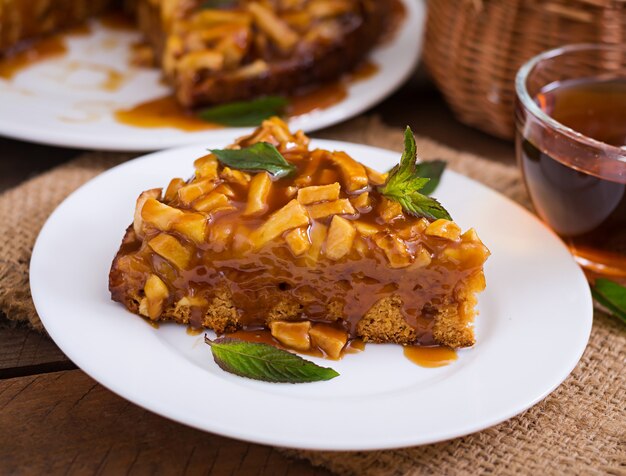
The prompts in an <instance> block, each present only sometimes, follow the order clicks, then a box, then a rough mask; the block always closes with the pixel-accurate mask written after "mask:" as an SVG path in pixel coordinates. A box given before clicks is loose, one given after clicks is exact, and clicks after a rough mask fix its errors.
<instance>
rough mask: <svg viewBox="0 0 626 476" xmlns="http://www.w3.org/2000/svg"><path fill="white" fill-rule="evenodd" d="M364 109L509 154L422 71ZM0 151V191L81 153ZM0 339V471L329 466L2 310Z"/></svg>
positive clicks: (1, 142) (509, 157) (460, 144)
mask: <svg viewBox="0 0 626 476" xmlns="http://www.w3.org/2000/svg"><path fill="white" fill-rule="evenodd" d="M373 112H375V113H378V114H380V115H381V117H382V118H383V120H384V121H385V122H386V123H388V124H390V125H393V126H398V127H404V126H405V125H407V124H409V125H410V126H411V127H412V128H413V130H414V131H415V132H416V133H417V134H420V135H424V136H428V137H431V138H433V139H435V140H437V141H440V142H443V143H446V144H448V145H449V146H451V147H453V148H457V149H463V150H467V151H469V152H474V153H477V154H480V155H482V156H485V157H488V158H491V159H493V160H496V161H502V162H508V163H512V162H513V160H514V157H513V155H514V151H513V146H512V144H510V143H507V142H504V141H500V140H497V139H494V138H491V137H489V136H487V135H485V134H482V133H480V132H476V131H474V130H472V129H469V128H467V127H465V126H463V125H461V124H460V123H458V122H457V121H456V120H455V119H454V118H453V117H452V115H451V113H450V111H449V110H448V108H447V107H446V106H445V104H444V103H443V101H442V99H441V97H440V96H439V94H438V93H437V92H436V91H435V90H434V89H433V87H432V86H431V85H430V84H429V83H428V82H427V81H426V80H425V78H424V76H423V74H418V76H417V79H414V80H413V81H411V82H410V83H408V84H407V85H405V86H404V87H403V88H402V89H401V90H399V91H398V92H397V93H396V94H394V95H393V96H392V97H390V98H389V99H387V100H386V101H385V102H383V103H382V104H380V105H379V106H377V107H376V108H375V109H374V110H373ZM0 151H1V152H0V154H1V155H0V191H2V190H5V189H7V188H10V187H14V186H16V185H18V184H19V183H20V182H22V181H24V180H26V179H28V178H29V177H32V176H34V175H36V174H38V173H41V172H43V171H45V170H47V169H50V168H52V167H54V166H55V165H58V164H61V163H63V162H65V161H67V160H70V159H72V158H73V157H76V156H77V155H78V154H80V153H81V151H77V150H70V149H60V148H54V147H48V146H41V145H34V144H28V143H24V142H18V141H14V140H9V139H0ZM2 218H3V217H0V219H2ZM0 343H1V344H0V474H12V473H21V474H59V473H64V474H113V475H116V474H123V473H125V474H131V473H132V474H154V473H158V474H168V475H169V474H218V475H222V474H224V475H228V474H242V475H259V474H268V475H291V474H293V475H299V476H307V475H324V474H328V473H327V472H326V471H325V470H322V469H317V468H313V467H312V466H310V465H309V464H308V463H306V462H303V461H294V460H290V459H288V458H286V457H285V456H283V455H282V454H281V453H279V452H277V451H276V450H275V449H273V448H271V447H267V446H262V445H257V444H252V443H246V442H241V441H236V440H232V439H229V438H224V437H221V436H217V435H213V434H210V433H203V432H201V431H198V430H194V429H191V428H188V427H186V426H183V425H180V424H178V423H174V422H172V421H170V420H167V419H165V418H163V417H160V416H157V415H155V414H153V413H150V412H148V411H146V410H143V409H142V408H140V407H138V406H136V405H134V404H132V403H129V402H127V401H125V400H123V399H122V398H120V397H118V396H117V395H115V394H113V393H112V392H110V391H108V390H107V389H105V388H104V387H102V386H101V385H99V384H98V383H96V382H95V381H94V380H92V379H91V378H90V377H88V376H87V375H86V374H85V373H83V372H82V371H81V370H79V369H77V367H76V366H75V365H74V364H73V363H72V362H71V361H70V360H69V359H68V358H67V357H65V355H63V352H61V350H60V349H59V348H58V347H57V346H56V345H55V344H54V342H52V341H51V340H50V339H49V338H48V337H47V336H45V335H42V334H39V333H36V332H34V331H31V330H29V329H28V328H26V327H21V326H18V327H11V326H10V324H9V322H8V320H7V319H6V316H3V315H1V314H0Z"/></svg>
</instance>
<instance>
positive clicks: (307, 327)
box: [110, 118, 489, 355]
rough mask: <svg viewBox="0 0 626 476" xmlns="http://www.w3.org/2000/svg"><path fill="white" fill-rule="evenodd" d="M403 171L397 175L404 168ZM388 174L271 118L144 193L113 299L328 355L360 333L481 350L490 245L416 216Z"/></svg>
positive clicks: (115, 276)
mask: <svg viewBox="0 0 626 476" xmlns="http://www.w3.org/2000/svg"><path fill="white" fill-rule="evenodd" d="M410 139H411V140H412V135H411V136H410ZM413 144H414V143H413ZM405 155H406V154H405ZM403 160H404V156H403ZM412 161H413V162H414V155H413V158H412ZM405 165H406V164H404V165H403V164H402V163H401V165H400V169H397V171H396V172H392V175H393V174H394V173H395V174H396V175H394V177H401V176H402V175H403V174H404V176H406V174H407V173H408V172H407V170H408V169H407V168H406V167H405ZM394 170H396V169H394ZM419 180H421V182H420V183H423V182H424V181H425V180H424V179H419ZM390 182H391V178H389V179H388V178H387V176H386V174H381V173H378V172H376V171H374V170H372V169H370V168H368V167H366V166H364V165H362V164H361V163H359V162H357V161H356V160H355V159H353V158H352V157H350V156H349V155H348V154H346V153H345V152H341V151H328V150H321V149H312V150H311V149H310V148H309V140H308V138H307V137H306V136H305V135H304V134H303V133H302V132H301V131H298V132H296V133H295V134H292V133H291V132H290V131H289V130H288V128H287V126H286V124H285V123H284V122H282V121H281V120H280V119H277V118H272V119H270V120H267V121H265V122H264V123H263V125H262V126H261V127H260V128H258V129H257V130H256V131H255V132H253V133H252V134H251V135H249V136H247V137H243V138H241V139H239V140H237V141H236V142H235V143H234V144H233V145H231V146H229V148H227V149H224V150H215V151H212V152H211V153H209V154H208V155H206V156H204V157H200V158H199V159H197V160H196V162H195V175H194V176H193V178H191V179H190V180H188V181H184V180H183V179H180V178H175V179H173V180H172V181H171V182H170V184H169V185H168V186H167V188H166V189H165V191H162V190H161V189H158V188H157V189H152V190H147V191H145V192H143V193H142V194H141V195H140V196H139V198H138V200H137V205H136V210H135V219H134V222H133V224H132V225H131V226H129V228H128V230H127V231H126V236H125V237H124V239H123V242H122V246H121V248H120V250H119V252H118V253H117V256H116V257H115V260H114V261H113V266H112V268H111V273H110V290H111V294H112V297H113V299H114V300H115V301H119V302H121V303H123V304H124V305H125V306H126V307H127V308H128V309H129V310H130V311H132V312H134V313H137V314H140V315H142V316H145V317H146V318H147V319H150V320H153V321H162V320H174V321H176V322H179V323H184V324H188V325H190V326H193V327H197V328H200V327H205V328H209V329H213V330H215V331H216V332H218V333H226V332H233V331H236V330H238V329H259V328H271V330H272V334H273V335H275V336H276V337H277V338H278V339H279V340H280V341H281V342H283V343H285V344H286V345H288V346H290V347H293V348H296V349H298V350H306V348H307V347H309V346H311V345H318V346H321V347H323V349H322V350H324V351H325V352H326V353H328V354H330V355H336V354H337V352H338V351H340V350H341V348H342V347H343V346H344V345H345V344H346V341H347V340H348V339H350V338H357V337H358V338H361V339H363V340H365V341H373V342H395V343H401V344H417V345H434V344H445V345H448V346H450V347H454V348H458V347H465V346H471V345H473V344H474V333H473V327H472V325H473V320H474V316H475V314H476V311H475V305H476V294H477V293H478V292H480V291H482V290H483V288H484V287H485V280H484V275H483V263H484V262H485V260H486V259H487V257H488V255H489V251H488V250H487V248H486V247H485V246H484V245H483V244H482V242H481V241H480V239H479V238H478V235H477V234H476V232H475V231H474V230H473V229H470V230H468V231H466V232H465V233H462V232H461V229H460V228H459V226H458V225H457V224H456V223H454V222H453V221H450V220H447V219H433V218H432V217H431V218H424V217H418V216H415V214H414V213H413V214H412V213H408V212H407V211H405V209H404V208H403V205H401V203H404V202H405V200H403V199H402V197H399V199H398V200H394V199H390V198H387V197H386V196H385V195H383V193H386V192H385V191H386V190H388V189H389V188H390V185H389V183H390ZM381 192H382V193H381ZM389 195H390V196H392V195H393V194H392V193H391V192H389ZM433 202H434V203H437V202H436V201H434V200H433ZM407 206H408V205H407ZM426 214H427V215H428V213H426ZM418 215H419V214H418ZM329 335H331V336H334V337H332V338H329V337H328V336H329ZM320 343H321V344H320Z"/></svg>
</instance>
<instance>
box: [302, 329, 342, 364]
mask: <svg viewBox="0 0 626 476" xmlns="http://www.w3.org/2000/svg"><path fill="white" fill-rule="evenodd" d="M309 336H311V343H312V344H313V346H316V347H319V348H320V349H321V350H322V351H324V352H325V353H326V354H327V355H328V356H329V357H330V358H331V359H338V358H339V357H341V351H342V350H343V348H344V347H345V346H346V344H347V343H348V333H347V332H346V331H344V330H342V329H337V328H336V327H333V326H329V325H328V324H315V325H314V326H313V327H312V328H311V330H310V331H309Z"/></svg>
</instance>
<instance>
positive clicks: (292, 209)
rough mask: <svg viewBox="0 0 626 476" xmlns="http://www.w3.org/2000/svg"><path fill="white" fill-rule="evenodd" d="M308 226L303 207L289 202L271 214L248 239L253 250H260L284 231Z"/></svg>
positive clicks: (295, 201) (292, 201)
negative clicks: (253, 247)
mask: <svg viewBox="0 0 626 476" xmlns="http://www.w3.org/2000/svg"><path fill="white" fill-rule="evenodd" d="M308 224H309V216H308V214H307V212H306V210H305V209H304V207H303V206H302V205H300V204H299V203H298V201H297V200H291V201H290V202H289V203H287V205H285V206H284V207H283V208H281V209H280V210H277V211H275V212H274V213H272V214H271V215H270V217H269V218H268V219H267V221H265V223H263V224H262V225H261V226H260V227H259V228H257V229H256V230H255V231H253V232H252V233H251V234H250V239H251V241H252V243H253V244H254V246H255V248H260V247H261V246H263V245H264V244H265V243H267V242H269V241H271V240H273V239H274V238H276V237H278V236H280V235H282V234H283V233H284V232H285V231H287V230H291V229H292V228H297V227H300V226H306V225H308Z"/></svg>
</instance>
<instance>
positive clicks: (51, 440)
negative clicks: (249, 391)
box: [0, 370, 329, 476]
mask: <svg viewBox="0 0 626 476" xmlns="http://www.w3.org/2000/svg"><path fill="white" fill-rule="evenodd" d="M184 404H185V402H184V401H183V402H181V405H184ZM198 411H224V412H233V413H234V412H237V411H239V412H243V413H245V411H249V410H247V409H232V408H228V406H227V405H226V404H225V405H224V408H221V409H215V408H207V409H198ZM0 429H1V430H0V473H1V474H14V473H17V474H69V475H80V474H101V475H119V474H130V475H143V474H164V475H178V474H180V475H196V474H198V475H199V474H211V475H231V474H237V475H244V476H247V475H284V476H288V475H289V476H290V475H294V476H295V475H297V476H323V475H327V474H329V473H327V472H326V471H325V470H321V469H315V468H312V467H311V466H310V465H309V464H308V463H305V462H302V461H294V460H290V459H288V458H286V457H284V456H282V455H281V454H280V453H279V452H278V451H276V450H275V449H273V448H270V447H267V446H262V445H256V444H251V443H245V442H242V441H236V440H231V439H229V438H224V437H221V436H217V435H213V434H210V433H204V432H202V431H198V430H194V429H192V428H189V427H186V426H183V425H180V424H178V423H175V422H172V421H170V420H167V419H165V418H162V417H160V416H157V415H155V414H153V413H150V412H148V411H146V410H143V409H141V408H139V407H137V406H135V405H133V404H131V403H129V402H127V401H125V400H123V399H122V398H120V397H118V396H117V395H115V394H113V393H112V392H110V391H109V390H107V389H105V388H104V387H102V386H101V385H99V384H98V383H96V382H95V381H94V380H92V379H91V378H89V377H88V376H87V375H86V374H84V373H83V372H81V371H80V370H71V371H63V372H52V373H47V374H41V375H33V376H28V377H19V378H14V379H5V380H2V381H0Z"/></svg>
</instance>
